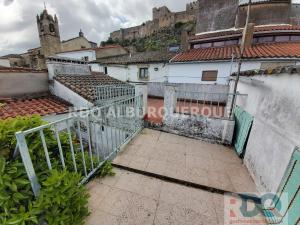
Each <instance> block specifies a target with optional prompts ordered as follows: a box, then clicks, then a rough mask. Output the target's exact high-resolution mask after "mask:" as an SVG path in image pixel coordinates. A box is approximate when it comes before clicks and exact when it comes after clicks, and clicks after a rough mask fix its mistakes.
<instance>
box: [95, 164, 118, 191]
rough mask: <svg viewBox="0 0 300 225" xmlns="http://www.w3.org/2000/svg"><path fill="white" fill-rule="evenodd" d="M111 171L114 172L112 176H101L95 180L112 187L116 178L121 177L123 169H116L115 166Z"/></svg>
mask: <svg viewBox="0 0 300 225" xmlns="http://www.w3.org/2000/svg"><path fill="white" fill-rule="evenodd" d="M113 171H114V172H115V175H114V176H106V177H103V178H96V179H95V182H97V183H99V184H105V185H108V186H111V187H113V186H114V185H115V184H116V183H117V182H118V180H119V179H120V178H121V177H122V175H123V173H124V171H123V170H120V169H116V168H114V169H113Z"/></svg>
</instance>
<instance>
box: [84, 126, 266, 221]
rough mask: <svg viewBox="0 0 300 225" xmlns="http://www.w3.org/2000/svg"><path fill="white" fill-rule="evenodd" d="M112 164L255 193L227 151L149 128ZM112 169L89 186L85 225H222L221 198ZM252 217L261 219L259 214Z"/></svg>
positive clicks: (230, 152)
mask: <svg viewBox="0 0 300 225" xmlns="http://www.w3.org/2000/svg"><path fill="white" fill-rule="evenodd" d="M217 153H219V154H217ZM114 163H118V164H123V165H125V166H129V167H132V168H136V169H139V170H145V171H150V172H153V173H159V174H163V175H167V176H171V177H174V178H178V179H187V180H190V181H192V182H197V183H201V184H202V185H210V186H215V187H217V188H219V189H226V190H231V191H255V186H254V184H253V182H252V181H251V178H250V177H249V175H248V173H247V171H246V169H245V168H244V167H243V165H242V163H241V161H240V160H239V159H238V158H237V157H236V156H235V154H234V152H233V151H232V150H231V149H228V148H225V147H223V146H219V145H212V144H208V143H205V142H201V141H196V140H193V139H188V138H183V137H180V136H176V135H171V134H166V133H161V132H157V131H153V130H148V129H145V130H143V131H142V134H140V135H139V136H138V137H137V138H136V139H135V140H133V141H132V142H131V143H130V145H129V146H128V147H127V148H126V149H125V150H124V151H123V152H122V153H120V155H119V156H118V157H117V158H116V159H115V161H114ZM114 170H115V172H116V175H115V176H114V177H106V178H104V179H95V180H93V181H92V182H90V183H89V184H88V189H89V192H90V194H91V198H90V202H89V205H90V210H91V215H90V217H89V218H88V220H87V222H86V225H98V224H99V225H102V224H103V225H223V224H224V195H222V194H216V193H211V192H209V191H205V190H200V189H196V188H192V187H186V186H183V185H179V184H175V183H170V182H167V181H163V180H160V179H156V178H151V177H148V176H144V175H141V174H137V173H132V172H128V171H126V170H121V169H114ZM226 196H227V197H228V195H226ZM230 198H232V196H230ZM234 199H235V200H236V201H237V202H238V201H240V200H239V199H237V198H234ZM252 219H258V220H259V221H264V219H263V217H262V216H261V215H258V216H256V217H255V218H252ZM247 224H251V223H247ZM252 224H265V223H264V222H261V223H257V221H256V222H255V223H252Z"/></svg>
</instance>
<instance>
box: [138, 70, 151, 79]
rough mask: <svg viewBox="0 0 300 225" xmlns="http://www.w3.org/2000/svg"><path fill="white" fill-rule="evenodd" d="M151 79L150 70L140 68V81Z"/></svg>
mask: <svg viewBox="0 0 300 225" xmlns="http://www.w3.org/2000/svg"><path fill="white" fill-rule="evenodd" d="M148 78H149V71H148V68H140V69H139V79H141V80H147V79H148Z"/></svg>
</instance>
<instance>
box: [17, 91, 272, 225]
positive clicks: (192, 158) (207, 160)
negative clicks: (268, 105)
mask: <svg viewBox="0 0 300 225" xmlns="http://www.w3.org/2000/svg"><path fill="white" fill-rule="evenodd" d="M122 88H124V89H125V92H124V90H122ZM97 93H102V94H101V96H104V97H102V98H101V99H100V98H99V99H97V104H99V105H98V106H96V107H94V108H92V109H91V110H86V111H84V112H78V113H73V114H72V115H70V116H69V117H68V118H64V119H62V120H60V121H56V122H53V123H50V124H47V125H43V126H41V127H37V128H33V129H31V130H27V131H23V132H18V133H17V134H16V137H17V141H18V150H19V151H20V154H21V157H22V160H23V163H24V164H25V168H26V171H27V174H28V177H29V179H30V182H31V186H32V189H33V192H34V194H35V195H36V196H38V195H39V192H40V183H39V179H38V176H37V175H36V173H35V167H36V165H35V164H34V163H33V162H32V160H31V156H30V154H29V148H28V146H29V145H30V143H27V141H26V136H28V135H37V136H36V137H39V138H40V139H41V140H42V144H43V146H42V147H43V148H44V152H45V159H44V160H45V161H46V162H47V165H48V167H49V169H50V170H51V168H52V163H53V159H52V158H50V157H49V153H48V150H47V140H45V135H44V133H47V136H48V137H49V136H50V137H51V136H53V140H56V141H54V143H56V144H57V146H58V153H59V154H58V155H57V156H56V157H55V160H56V161H58V162H60V164H61V165H62V167H63V168H67V169H71V170H72V171H75V172H77V173H79V174H81V175H82V176H83V179H82V181H81V182H80V184H86V183H87V184H86V185H87V188H88V190H89V193H90V195H91V197H90V200H89V209H90V211H91V215H90V216H89V218H88V220H87V221H86V225H94V224H105V225H109V224H118V225H119V224H128V225H134V224H136V225H141V224H146V225H147V224H149V225H150V224H153V225H158V224H162V225H164V224H172V225H173V224H187V225H188V224H191V225H196V224H199V225H200V224H203V225H206V224H209V225H210V224H216V225H222V224H229V223H230V222H237V221H239V219H244V218H245V217H244V215H242V212H241V210H236V211H234V216H233V214H232V210H231V209H232V208H231V207H235V208H236V209H238V208H239V207H240V206H241V205H242V203H244V202H245V200H249V199H250V200H251V201H250V202H247V206H248V205H250V206H249V207H250V208H251V207H254V206H255V207H257V205H260V203H261V199H260V198H259V197H255V196H253V195H252V194H253V193H254V194H256V193H258V190H257V188H256V185H255V183H254V181H253V180H252V178H251V176H250V174H249V172H248V170H247V168H246V167H245V166H244V164H243V161H242V159H241V158H240V157H239V155H240V152H239V151H237V149H239V148H236V149H234V148H232V147H228V146H229V145H230V143H231V141H232V135H233V127H234V120H233V119H232V117H230V116H228V115H227V110H228V106H230V105H231V104H230V103H231V99H232V98H231V97H232V95H230V94H224V93H222V94H214V93H213V94H211V95H209V97H207V96H208V95H207V94H205V95H204V96H206V97H204V101H203V93H202V94H200V93H195V92H188V91H186V92H185V96H184V97H182V93H181V92H180V91H177V90H175V89H174V87H172V86H166V89H165V99H164V106H165V110H164V115H163V120H164V125H166V127H165V128H163V129H161V130H154V129H149V128H145V127H144V125H143V124H144V121H143V118H144V116H145V114H146V112H145V105H147V98H146V96H147V95H146V94H145V90H144V89H143V87H142V86H141V85H140V86H137V87H136V88H135V89H132V87H129V86H124V87H122V86H120V87H117V88H114V87H112V86H107V87H102V88H98V89H97ZM103 93H104V94H103ZM105 93H106V94H105ZM124 93H125V94H124ZM105 96H106V97H107V98H106V97H105ZM239 97H241V98H243V97H244V96H243V95H240V96H239ZM113 99H115V100H113ZM145 99H146V100H145ZM208 99H210V100H208ZM216 99H217V100H216ZM224 100H225V101H224ZM193 108H194V109H195V108H196V109H197V110H193ZM203 108H206V109H209V110H210V111H212V112H213V114H211V115H210V116H209V115H206V114H205V115H203V114H202V109H203ZM182 110H184V111H182ZM214 112H217V114H218V115H217V114H214ZM219 112H221V114H219ZM208 116H209V117H208ZM244 122H247V121H244ZM169 131H170V132H173V134H172V133H170V132H169ZM174 133H175V134H174ZM63 134H65V136H67V137H68V138H67V139H65V142H64V145H62V144H61V140H60V139H61V135H63ZM66 140H67V142H66ZM243 141H245V140H241V141H240V143H238V145H236V146H237V147H239V146H242V147H241V148H243V144H241V143H243ZM68 142H69V143H68ZM68 144H69V145H70V146H69V147H68V146H67V145H68ZM236 146H235V147H236ZM241 150H243V149H241ZM70 153H71V154H70ZM66 157H69V164H71V165H68V166H66V165H65V159H66ZM70 159H71V161H70ZM40 160H41V159H40ZM106 160H112V164H113V166H114V167H115V172H116V175H115V176H113V177H106V178H94V174H95V172H96V171H97V170H98V169H99V168H100V167H101V166H102V165H103V164H104V162H105V161H106ZM89 161H90V162H91V163H89ZM78 164H80V165H83V166H81V167H78ZM79 168H81V169H83V171H80V170H79ZM257 195H258V194H257ZM236 213H238V214H236ZM229 220H230V221H229ZM245 223H247V224H267V222H266V219H265V217H264V214H263V212H262V211H259V212H258V213H257V215H255V216H252V217H251V221H250V222H249V220H247V221H245Z"/></svg>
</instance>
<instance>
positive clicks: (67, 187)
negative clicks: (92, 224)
mask: <svg viewBox="0 0 300 225" xmlns="http://www.w3.org/2000/svg"><path fill="white" fill-rule="evenodd" d="M80 180H81V176H80V175H78V174H76V173H71V172H67V171H63V172H58V171H57V170H53V171H52V172H51V175H50V176H49V177H48V178H47V180H46V181H44V182H43V184H42V189H41V193H40V195H39V197H38V199H37V201H36V203H35V207H36V208H37V209H38V210H41V211H42V212H43V219H44V220H45V221H46V222H47V223H48V224H51V225H63V224H70V225H71V224H72V225H81V224H82V225H83V224H84V220H85V218H86V217H87V216H88V215H89V211H88V207H87V204H88V197H89V195H88V193H87V190H86V188H85V186H82V185H81V186H79V185H78V183H79V181H80Z"/></svg>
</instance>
